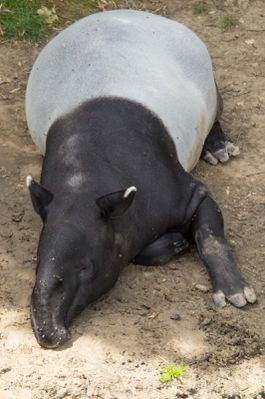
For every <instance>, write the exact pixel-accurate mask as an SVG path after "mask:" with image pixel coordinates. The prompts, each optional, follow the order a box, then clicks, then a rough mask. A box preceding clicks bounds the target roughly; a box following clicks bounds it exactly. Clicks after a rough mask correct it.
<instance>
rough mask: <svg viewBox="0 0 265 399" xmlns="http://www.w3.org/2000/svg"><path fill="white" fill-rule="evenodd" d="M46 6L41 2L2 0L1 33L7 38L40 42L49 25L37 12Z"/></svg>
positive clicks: (0, 12)
mask: <svg viewBox="0 0 265 399" xmlns="http://www.w3.org/2000/svg"><path fill="white" fill-rule="evenodd" d="M43 5H44V2H43V1H41V0H35V1H30V0H2V1H1V2H0V32H1V34H2V36H4V37H6V38H15V39H21V38H27V39H30V40H32V41H36V40H39V39H40V38H41V37H42V36H43V35H44V33H45V31H46V28H47V24H46V18H45V16H44V15H38V13H37V11H38V9H40V8H41V7H42V6H43Z"/></svg>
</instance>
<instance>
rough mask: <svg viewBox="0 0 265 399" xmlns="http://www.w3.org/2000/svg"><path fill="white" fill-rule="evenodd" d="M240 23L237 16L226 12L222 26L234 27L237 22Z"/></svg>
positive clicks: (226, 27)
mask: <svg viewBox="0 0 265 399" xmlns="http://www.w3.org/2000/svg"><path fill="white" fill-rule="evenodd" d="M237 23H238V20H237V18H236V17H234V16H233V15H231V14H225V15H224V16H223V20H222V27H223V28H224V29H230V28H233V27H234V26H236V24H237Z"/></svg>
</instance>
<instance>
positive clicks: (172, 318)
mask: <svg viewBox="0 0 265 399" xmlns="http://www.w3.org/2000/svg"><path fill="white" fill-rule="evenodd" d="M170 318H171V320H175V321H179V320H181V316H180V315H179V314H178V313H176V314H172V315H171V316H170Z"/></svg>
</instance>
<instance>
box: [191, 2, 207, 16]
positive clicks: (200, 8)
mask: <svg viewBox="0 0 265 399" xmlns="http://www.w3.org/2000/svg"><path fill="white" fill-rule="evenodd" d="M192 11H193V14H195V15H201V14H204V13H206V12H207V11H208V6H207V4H204V3H197V4H193V6H192Z"/></svg>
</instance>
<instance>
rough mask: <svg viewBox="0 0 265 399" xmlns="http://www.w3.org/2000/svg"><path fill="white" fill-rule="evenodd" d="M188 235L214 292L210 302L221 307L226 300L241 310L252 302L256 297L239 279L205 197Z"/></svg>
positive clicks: (209, 200)
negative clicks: (193, 243) (197, 252)
mask: <svg viewBox="0 0 265 399" xmlns="http://www.w3.org/2000/svg"><path fill="white" fill-rule="evenodd" d="M191 231H192V234H193V237H194V240H195V242H196V245H197V248H198V251H199V254H200V256H201V258H202V260H203V262H204V263H205V265H206V267H207V269H208V272H209V275H210V277H211V280H212V283H213V288H214V296H213V297H214V302H215V304H216V305H217V306H220V307H223V306H225V304H226V299H227V300H228V301H229V302H231V303H232V304H233V305H234V306H237V307H242V306H244V305H246V303H247V302H250V303H253V302H255V301H256V295H255V292H254V290H253V289H252V288H250V287H249V286H248V284H247V283H246V281H245V279H244V278H243V276H242V274H241V272H240V270H239V268H238V266H237V264H236V262H235V260H234V257H233V254H232V251H231V249H230V248H229V245H228V243H227V241H226V239H225V236H224V223H223V217H222V214H221V211H220V209H219V208H218V206H217V204H216V203H215V201H214V200H213V199H212V198H211V197H210V196H209V195H207V196H206V197H205V198H204V199H203V201H202V202H201V203H200V205H199V206H198V208H197V210H196V212H195V214H194V215H193V218H192V224H191Z"/></svg>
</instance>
